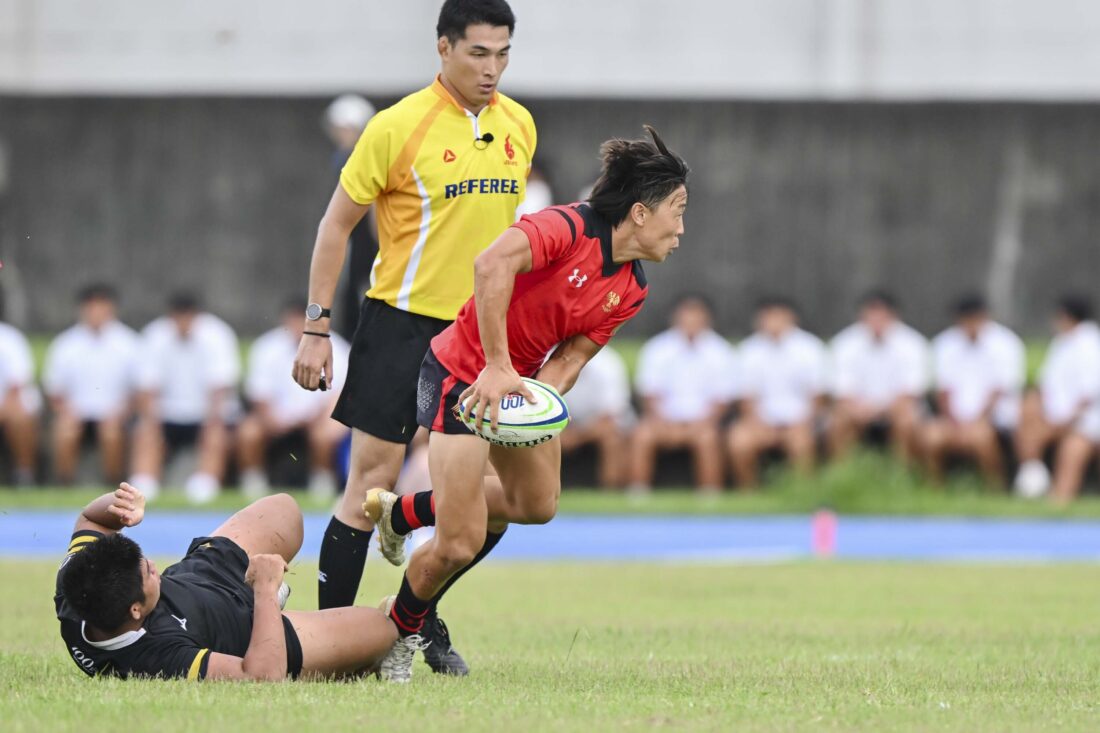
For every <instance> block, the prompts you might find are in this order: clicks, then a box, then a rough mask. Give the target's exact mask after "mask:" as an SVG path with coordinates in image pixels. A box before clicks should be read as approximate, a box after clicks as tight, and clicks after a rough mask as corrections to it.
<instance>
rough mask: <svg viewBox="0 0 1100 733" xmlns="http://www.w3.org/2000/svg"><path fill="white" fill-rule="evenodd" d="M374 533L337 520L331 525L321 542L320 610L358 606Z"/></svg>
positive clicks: (318, 574) (318, 600)
mask: <svg viewBox="0 0 1100 733" xmlns="http://www.w3.org/2000/svg"><path fill="white" fill-rule="evenodd" d="M371 534H372V533H371V532H364V531H363V530H361V529H355V528H354V527H349V526H348V525H346V524H344V523H343V522H341V521H340V520H339V519H337V518H336V517H333V518H332V520H331V521H330V522H329V523H328V528H327V529H326V530H325V536H324V537H323V538H322V539H321V560H320V564H319V568H318V571H319V572H318V573H317V607H318V608H321V609H325V608H341V607H343V606H352V605H355V595H356V594H357V593H358V592H359V581H360V580H362V579H363V565H364V563H366V561H367V548H369V547H370V537H371Z"/></svg>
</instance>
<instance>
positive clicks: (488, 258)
mask: <svg viewBox="0 0 1100 733" xmlns="http://www.w3.org/2000/svg"><path fill="white" fill-rule="evenodd" d="M531 264H532V259H531V243H530V241H529V240H528V239H527V235H526V234H524V233H523V232H522V231H521V230H519V229H515V228H510V229H506V230H505V231H504V233H503V234H501V235H500V236H499V237H497V240H496V241H495V242H493V243H492V244H491V245H490V246H489V248H488V249H487V250H485V251H484V252H482V253H481V254H480V255H478V256H477V259H475V260H474V303H475V304H476V306H477V326H478V330H479V331H480V332H481V347H482V349H483V350H484V351H485V368H484V369H482V370H481V374H479V375H478V377H477V379H476V380H475V381H474V383H473V384H472V385H470V386H469V387H468V388H467V389H466V391H465V392H463V393H462V395H461V397H460V399H459V404H462V403H463V402H464V401H465V399H466V398H467V397H471V396H472V398H473V399H472V400H471V402H470V403H469V404H470V407H469V409H470V411H471V412H472V413H473V414H474V415H476V416H477V426H478V427H479V428H480V427H481V424H482V422H483V420H484V418H485V413H486V412H488V413H489V417H490V426H491V427H492V429H493V430H496V427H497V412H498V410H499V409H500V399H501V398H502V397H503V396H504V395H506V394H511V393H513V392H515V393H519V394H522V395H523V396H524V397H526V398H527V399H529V400H530V401H531V402H534V401H535V399H534V395H532V394H531V391H530V390H529V389H527V387H526V386H525V385H524V384H523V382H522V381H521V380H520V378H519V374H517V373H516V370H515V368H514V367H513V366H512V357H511V355H510V353H509V351H508V305H509V304H510V303H511V302H512V290H513V288H514V287H515V283H516V275H519V274H520V273H524V272H530V270H531Z"/></svg>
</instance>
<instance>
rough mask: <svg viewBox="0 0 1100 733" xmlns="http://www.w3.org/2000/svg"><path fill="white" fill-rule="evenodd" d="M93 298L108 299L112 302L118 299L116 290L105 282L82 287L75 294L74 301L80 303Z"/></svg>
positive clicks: (87, 301)
mask: <svg viewBox="0 0 1100 733" xmlns="http://www.w3.org/2000/svg"><path fill="white" fill-rule="evenodd" d="M93 300H109V301H111V302H112V303H114V302H116V301H117V300H118V292H117V291H116V290H115V289H114V287H113V286H111V285H108V284H107V283H91V284H90V285H85V286H84V287H82V288H81V289H80V292H79V293H77V294H76V302H78V303H80V304H81V305H83V304H84V303H89V302H91V301H93Z"/></svg>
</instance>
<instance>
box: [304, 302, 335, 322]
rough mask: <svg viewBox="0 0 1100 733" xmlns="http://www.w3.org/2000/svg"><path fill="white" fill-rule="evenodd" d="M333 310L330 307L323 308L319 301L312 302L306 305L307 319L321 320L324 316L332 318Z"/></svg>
mask: <svg viewBox="0 0 1100 733" xmlns="http://www.w3.org/2000/svg"><path fill="white" fill-rule="evenodd" d="M331 317H332V311H331V310H329V309H328V308H322V307H321V305H320V304H319V303H310V304H309V305H307V306H306V320H307V321H319V320H321V319H322V318H331Z"/></svg>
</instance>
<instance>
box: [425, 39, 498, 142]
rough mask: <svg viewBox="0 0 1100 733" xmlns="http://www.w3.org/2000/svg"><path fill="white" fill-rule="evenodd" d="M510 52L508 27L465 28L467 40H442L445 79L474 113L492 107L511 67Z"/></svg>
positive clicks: (460, 100)
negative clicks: (498, 87) (505, 74)
mask: <svg viewBox="0 0 1100 733" xmlns="http://www.w3.org/2000/svg"><path fill="white" fill-rule="evenodd" d="M511 48H512V39H511V38H509V36H508V27H507V26H503V25H499V26H498V25H487V24H484V23H482V24H478V25H469V26H466V37H465V38H460V39H459V40H458V41H456V42H455V43H454V44H451V42H450V40H449V39H448V38H447V37H446V36H444V37H443V38H440V39H439V57H440V59H441V60H442V62H443V78H444V80H445V81H446V82H447V83H448V86H449V87H450V90H451V92H453V93H457V94H458V97H459V100H458V101H459V102H462V103H464V104H465V105H466V106H467V107H473V108H474V109H480V108H481V107H484V106H485V105H487V104H488V103H489V100H490V99H492V98H493V94H494V93H495V92H496V90H497V84H499V83H500V77H501V75H502V74H503V73H504V70H505V69H506V68H507V67H508V53H509V51H510V50H511ZM490 132H491V131H490Z"/></svg>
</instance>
